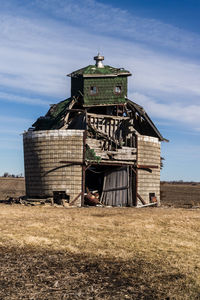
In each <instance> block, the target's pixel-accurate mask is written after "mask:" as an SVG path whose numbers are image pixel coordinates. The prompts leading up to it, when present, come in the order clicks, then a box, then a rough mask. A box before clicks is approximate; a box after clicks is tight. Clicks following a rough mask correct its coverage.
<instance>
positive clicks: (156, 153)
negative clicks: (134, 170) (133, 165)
mask: <svg viewBox="0 0 200 300" xmlns="http://www.w3.org/2000/svg"><path fill="white" fill-rule="evenodd" d="M137 164H138V165H147V166H148V165H149V166H152V165H153V166H155V167H157V168H152V169H151V168H150V169H151V171H149V170H145V169H139V170H138V176H137V184H138V193H139V194H140V196H141V197H142V198H143V199H144V200H145V202H146V203H149V202H150V194H155V196H156V198H157V201H158V204H160V141H159V140H158V138H155V137H150V136H145V135H144V136H142V135H141V136H138V158H137Z"/></svg>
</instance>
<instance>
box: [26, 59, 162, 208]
mask: <svg viewBox="0 0 200 300" xmlns="http://www.w3.org/2000/svg"><path fill="white" fill-rule="evenodd" d="M94 60H95V61H96V64H95V65H89V66H87V67H85V68H82V69H79V70H77V71H74V72H72V73H71V74H69V75H68V76H70V77H71V97H70V98H69V99H66V100H64V101H61V102H60V103H58V104H54V105H51V107H50V109H49V111H48V112H47V114H46V115H45V116H44V117H40V118H38V120H37V121H36V122H35V123H34V124H33V127H31V128H30V129H29V130H28V131H27V132H25V133H24V135H23V140H24V161H25V178H26V195H27V197H28V198H42V199H47V198H52V199H54V201H55V202H58V200H59V199H61V198H62V199H65V201H66V202H68V203H69V204H70V205H75V206H83V205H84V204H91V203H102V204H103V205H108V206H142V205H147V204H151V203H152V204H153V203H155V202H156V203H157V204H159V202H160V162H161V157H160V143H161V141H163V140H164V138H163V137H162V135H161V134H160V132H159V131H158V129H157V128H156V126H155V125H154V123H153V122H152V121H151V119H150V118H149V116H148V115H147V113H146V112H145V110H144V109H143V108H142V107H141V106H140V105H138V104H136V103H134V102H132V101H131V100H129V99H128V98H127V78H128V76H131V73H130V72H129V71H127V70H125V69H123V68H114V67H110V66H108V65H104V64H103V60H104V57H103V56H100V55H99V54H98V55H97V56H95V57H94ZM91 199H93V200H94V201H93V202H91ZM95 201H96V202H95Z"/></svg>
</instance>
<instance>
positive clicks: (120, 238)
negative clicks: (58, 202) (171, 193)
mask: <svg viewBox="0 0 200 300" xmlns="http://www.w3.org/2000/svg"><path fill="white" fill-rule="evenodd" d="M0 220H1V222H0V231H1V235H0V248H1V249H0V251H1V255H0V299H2V300H18V299H30V300H31V299H32V300H43V299H45V300H46V299H48V300H51V299H52V300H53V299H56V300H57V299H59V300H60V299H120V300H121V299H147V300H148V299H200V251H199V249H200V211H199V210H198V209H179V208H142V209H137V208H94V207H93V208H58V207H50V206H49V207H47V206H37V207H27V206H20V205H3V204H1V205H0Z"/></svg>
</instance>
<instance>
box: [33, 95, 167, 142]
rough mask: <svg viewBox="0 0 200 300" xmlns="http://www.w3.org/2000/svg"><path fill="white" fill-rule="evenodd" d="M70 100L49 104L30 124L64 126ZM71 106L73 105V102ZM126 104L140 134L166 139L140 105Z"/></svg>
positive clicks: (129, 101)
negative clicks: (43, 113) (43, 114)
mask: <svg viewBox="0 0 200 300" xmlns="http://www.w3.org/2000/svg"><path fill="white" fill-rule="evenodd" d="M72 102H73V98H71V97H70V98H68V99H65V100H63V101H61V102H59V103H58V104H53V105H51V107H50V109H49V110H48V112H47V113H46V115H45V116H44V117H40V118H38V119H37V121H36V122H35V123H34V124H33V125H32V126H33V127H34V130H52V129H61V128H62V127H63V126H64V122H65V117H66V115H67V114H69V113H70V112H71V113H73V112H72V111H69V107H70V104H72ZM73 106H74V107H75V104H74V105H73ZM126 106H127V108H128V109H131V110H132V112H134V115H135V118H136V121H135V129H136V130H137V131H138V132H139V133H140V134H146V135H150V136H155V137H158V138H159V140H160V141H164V140H166V139H165V138H163V136H162V134H161V133H160V132H159V130H158V129H157V127H156V126H155V124H154V123H153V121H152V120H151V119H150V117H149V116H148V114H147V113H146V111H145V110H144V108H143V107H142V106H140V105H138V104H137V103H135V102H133V101H131V100H128V99H127V103H126ZM84 111H85V112H87V111H89V109H87V110H86V109H85V110H83V112H84ZM74 113H75V111H74ZM79 129H83V128H79Z"/></svg>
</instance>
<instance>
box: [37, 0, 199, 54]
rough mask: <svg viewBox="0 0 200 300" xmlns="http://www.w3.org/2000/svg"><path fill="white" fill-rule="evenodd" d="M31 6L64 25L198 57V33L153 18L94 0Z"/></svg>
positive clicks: (48, 1)
mask: <svg viewBox="0 0 200 300" xmlns="http://www.w3.org/2000/svg"><path fill="white" fill-rule="evenodd" d="M33 3H34V4H33V5H36V6H38V7H39V8H40V9H43V10H44V11H46V12H48V13H51V15H53V16H57V17H59V18H62V19H63V20H65V21H68V23H70V22H72V23H73V24H76V25H78V26H82V27H87V29H88V28H90V31H93V32H98V33H104V34H112V35H116V36H121V37H125V38H128V39H129V40H137V41H141V42H143V43H148V44H149V43H154V44H155V43H156V44H159V46H163V47H165V48H166V47H171V48H174V49H178V50H179V51H180V50H182V51H193V53H197V54H199V51H198V49H199V47H200V37H199V35H198V34H194V33H190V32H187V31H186V30H181V29H179V28H177V27H174V26H172V25H169V24H164V23H162V22H160V21H157V20H154V19H147V18H141V17H138V16H135V15H132V14H130V13H129V12H128V11H127V10H122V9H119V8H117V7H116V6H115V7H113V6H111V5H109V4H102V3H99V2H98V1H95V0H89V1H88V0H84V1H83V0H76V1H73V0H60V1H59V2H58V1H57V0H43V1H40V0H36V1H33Z"/></svg>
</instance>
